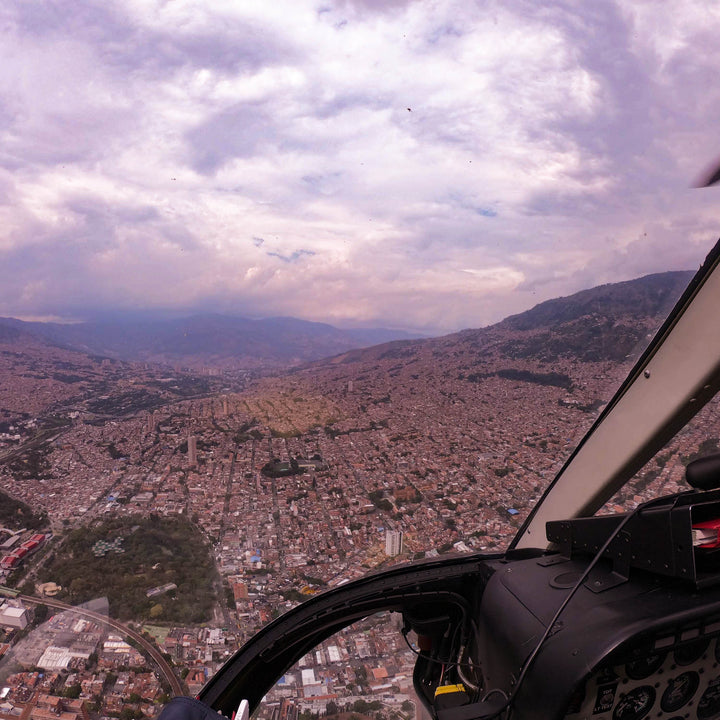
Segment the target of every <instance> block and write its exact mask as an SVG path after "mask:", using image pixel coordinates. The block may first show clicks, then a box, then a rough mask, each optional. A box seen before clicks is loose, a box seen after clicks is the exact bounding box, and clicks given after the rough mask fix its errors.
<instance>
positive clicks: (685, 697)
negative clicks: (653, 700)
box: [660, 672, 700, 712]
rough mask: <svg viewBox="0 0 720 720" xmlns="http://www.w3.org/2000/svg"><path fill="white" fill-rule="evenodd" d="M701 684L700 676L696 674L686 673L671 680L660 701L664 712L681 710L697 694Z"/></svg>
mask: <svg viewBox="0 0 720 720" xmlns="http://www.w3.org/2000/svg"><path fill="white" fill-rule="evenodd" d="M699 684H700V676H699V675H698V674H697V673H696V672H684V673H683V674H682V675H678V676H677V677H676V678H671V679H670V682H668V686H667V688H666V689H665V692H664V693H663V696H662V699H661V700H660V707H661V708H662V709H663V711H664V712H675V711H676V710H679V709H680V708H681V707H682V706H683V705H685V703H687V702H688V701H689V700H690V698H692V696H693V695H694V694H695V691H696V690H697V689H698V685H699Z"/></svg>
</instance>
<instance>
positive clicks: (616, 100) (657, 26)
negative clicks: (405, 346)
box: [0, 0, 720, 334]
mask: <svg viewBox="0 0 720 720" xmlns="http://www.w3.org/2000/svg"><path fill="white" fill-rule="evenodd" d="M718 7H720V6H716V5H715V4H713V3H709V2H706V1H705V0H703V1H699V0H698V1H695V0H683V2H681V3H678V2H675V1H673V2H670V1H667V0H648V1H643V0H632V1H628V2H610V1H608V2H593V3H586V2H580V1H579V0H578V1H577V2H572V1H571V0H567V1H562V2H547V3H543V2H539V1H538V0H527V1H525V0H514V1H513V2H510V3H508V2H485V1H477V2H472V1H471V0H428V1H416V2H404V1H402V0H386V1H384V2H381V1H380V0H338V1H337V2H330V1H328V0H319V1H318V2H313V1H311V0H289V1H286V0H272V2H258V1H257V0H252V1H244V0H230V1H223V0H213V2H207V1H206V0H202V1H196V0H162V1H159V0H158V1H154V0H116V1H114V2H113V1H112V0H96V1H93V2H90V1H88V0H45V1H43V0H37V1H35V0H33V1H30V2H28V0H5V1H4V2H3V3H1V4H0V32H1V33H2V38H1V39H0V316H11V317H18V318H23V319H53V320H61V321H78V320H83V319H89V318H93V317H98V316H106V315H107V314H109V313H114V312H128V311H132V312H162V313H183V314H190V313H197V312H220V313H226V314H233V315H241V316H245V317H271V316H278V315H289V316H294V317H298V318H302V319H306V320H315V321H322V322H329V323H331V324H333V325H336V326H338V327H369V326H376V327H379V326H381V327H389V328H397V329H404V330H411V331H416V332H421V333H427V334H441V333H446V332H452V331H455V330H458V329H460V328H468V327H482V326H485V325H488V324H490V323H493V322H496V321H498V320H500V319H502V318H503V317H506V316H507V315H510V314H513V313H516V312H520V311H522V310H524V309H527V308H529V307H532V306H533V305H535V304H537V303H538V302H541V301H543V300H546V299H549V298H553V297H558V296H563V295H569V294H571V293H573V292H576V291H578V290H581V289H585V288H588V287H593V286H595V285H600V284H603V283H608V282H617V281H621V280H627V279H631V278H634V277H639V276H642V275H646V274H649V273H654V272H663V271H666V270H686V269H696V268H697V267H698V266H699V265H700V263H701V262H702V260H703V258H704V257H705V255H706V254H707V252H708V251H709V249H710V248H711V247H712V245H713V244H714V242H715V241H716V239H717V238H718V237H720V189H717V190H716V189H713V188H708V189H693V188H692V187H691V186H692V185H693V183H695V182H696V181H697V180H698V179H699V178H700V177H701V176H702V174H703V172H705V171H707V169H708V168H709V167H711V166H712V164H713V162H715V161H716V160H718V158H720V132H719V128H718V119H719V118H720V83H718V82H717V76H718V68H720V43H718V41H717V38H718V37H720V9H716V8H718Z"/></svg>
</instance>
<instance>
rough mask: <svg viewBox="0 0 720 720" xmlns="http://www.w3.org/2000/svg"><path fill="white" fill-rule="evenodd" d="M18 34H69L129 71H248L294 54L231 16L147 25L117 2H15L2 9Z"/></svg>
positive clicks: (287, 46)
mask: <svg viewBox="0 0 720 720" xmlns="http://www.w3.org/2000/svg"><path fill="white" fill-rule="evenodd" d="M7 13H8V15H9V16H10V17H11V18H12V19H13V21H14V22H15V23H16V24H17V27H18V30H19V32H20V33H28V34H29V35H31V36H35V37H43V36H44V37H51V38H53V37H69V38H72V39H73V41H75V42H86V43H88V44H91V45H92V46H94V47H97V48H98V52H99V55H100V56H101V57H102V59H103V61H104V62H106V63H108V64H109V65H110V66H112V67H114V68H115V69H117V70H121V69H126V70H129V71H131V72H133V73H137V72H143V73H146V72H150V71H152V70H159V69H163V68H164V69H173V68H178V67H181V66H184V65H191V66H193V65H194V66H197V67H213V68H216V69H219V70H222V71H225V72H232V71H237V70H239V69H248V70H253V69H257V68H259V67H263V66H265V65H268V64H274V63H276V62H282V61H283V60H284V59H285V60H287V59H290V58H292V57H293V54H294V51H293V49H292V48H293V45H292V43H289V42H288V40H287V38H280V37H278V36H277V35H276V34H275V33H273V32H272V31H270V30H268V28H267V27H264V26H263V25H262V24H260V23H253V22H242V21H240V20H237V19H235V20H233V21H228V22H222V21H220V22H217V23H215V24H213V25H212V26H210V27H199V28H192V29H189V30H188V29H187V28H183V29H181V30H180V31H178V29H177V28H168V29H163V28H161V27H160V28H158V27H153V28H148V27H146V26H143V25H142V24H141V23H139V22H138V21H137V19H136V18H134V17H133V16H132V14H131V13H130V12H128V11H125V12H123V10H122V6H121V5H118V4H112V3H107V4H103V3H97V2H92V1H85V0H77V1H73V2H72V3H68V2H67V0H55V1H54V2H52V1H51V2H43V3H15V4H14V5H11V7H10V8H9V9H8V10H7Z"/></svg>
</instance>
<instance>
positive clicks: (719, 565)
mask: <svg viewBox="0 0 720 720" xmlns="http://www.w3.org/2000/svg"><path fill="white" fill-rule="evenodd" d="M718 265H720V243H718V244H717V245H716V246H715V247H714V249H713V250H712V251H711V252H710V254H709V255H708V257H707V259H706V261H705V263H704V264H703V266H702V267H701V268H700V270H699V271H698V273H697V274H696V276H695V277H694V279H693V280H692V282H691V283H690V285H689V287H688V288H687V290H686V291H685V293H684V294H683V296H682V297H681V298H680V300H679V301H678V302H677V304H676V306H675V308H674V309H673V311H672V312H671V313H670V315H669V317H668V318H667V320H666V321H665V323H664V324H663V325H662V327H661V328H660V330H659V331H658V333H657V334H656V336H655V338H654V340H653V341H652V342H651V344H650V345H649V347H648V348H647V349H646V350H645V352H644V354H643V355H642V357H640V359H639V360H638V361H637V363H636V364H635V366H634V367H633V369H632V371H631V372H630V374H629V376H628V378H627V379H626V380H625V382H624V383H623V384H622V386H621V387H620V389H619V390H618V391H617V393H616V394H615V396H614V397H613V399H612V400H611V402H610V403H609V404H608V405H607V406H606V407H605V409H604V410H603V412H602V413H601V414H600V416H599V417H598V419H597V421H596V422H595V424H594V425H593V427H592V428H591V429H590V431H589V432H588V433H587V435H586V436H585V438H584V439H583V440H582V442H581V443H580V445H579V446H578V447H577V449H576V450H575V451H574V453H573V454H572V455H571V456H570V458H569V459H568V461H567V462H566V463H565V465H564V466H563V468H562V469H561V470H560V472H559V473H558V475H557V476H556V477H555V479H554V481H553V482H552V483H551V484H550V486H549V487H548V489H547V490H546V492H545V494H544V495H543V497H542V499H541V501H540V502H539V503H538V504H537V506H536V507H535V508H534V510H533V512H532V513H531V514H530V516H529V517H528V519H527V520H526V522H525V524H524V525H523V526H522V527H521V528H520V530H519V531H518V533H517V535H516V537H515V539H514V541H513V542H512V544H511V546H510V548H509V549H508V550H507V551H506V552H504V553H497V554H482V555H477V554H476V555H464V556H459V557H450V558H448V557H444V558H437V559H431V560H426V561H421V562H418V563H411V564H408V565H403V566H396V567H393V568H391V569H390V570H387V571H384V572H381V573H378V574H375V575H370V576H367V577H364V578H361V579H359V580H356V581H353V582H349V583H347V584H345V585H341V586H339V587H337V588H335V589H333V590H330V591H328V592H326V593H323V594H321V595H318V596H315V597H313V598H311V599H310V600H308V601H306V602H305V603H303V604H301V605H299V606H297V607H296V608H294V609H293V610H291V611H290V612H288V613H286V614H285V615H283V616H281V617H279V618H277V619H276V620H275V621H274V622H272V623H270V624H269V625H268V626H266V627H265V628H264V629H263V630H262V631H260V632H259V633H258V634H257V635H256V636H255V637H253V638H252V639H251V640H250V641H249V642H248V643H246V644H245V646H244V647H242V648H241V649H240V650H239V651H238V652H237V653H236V654H235V655H234V656H233V657H232V658H231V659H230V660H229V661H228V662H227V663H226V664H225V666H224V667H223V668H222V669H221V670H220V671H219V672H218V673H217V674H216V675H215V676H214V677H213V678H212V679H211V680H210V681H209V682H208V683H207V685H206V686H205V687H204V688H203V690H202V691H201V692H200V694H199V696H198V701H199V703H198V704H197V705H194V706H192V712H194V713H196V714H197V713H198V712H200V714H202V713H203V712H204V710H202V708H205V707H208V708H210V709H211V710H210V709H208V711H207V712H209V713H212V711H214V712H216V713H220V714H222V715H225V716H227V717H234V716H236V715H237V714H238V713H239V717H242V716H243V715H244V714H246V713H248V712H253V711H254V710H255V709H256V708H257V707H258V706H259V704H260V702H261V700H262V698H263V696H264V695H265V694H266V692H267V691H268V689H269V688H270V687H272V685H273V683H274V682H275V680H276V679H277V678H278V677H280V676H281V675H282V673H283V672H285V671H286V669H287V668H289V667H290V666H291V665H292V664H293V663H294V662H296V661H297V660H298V659H299V658H301V657H302V656H303V655H305V654H306V653H307V652H308V651H309V650H311V649H312V648H313V647H315V646H316V645H317V644H318V643H320V642H321V641H323V640H325V639H326V638H328V637H329V636H331V635H332V634H333V633H335V632H337V631H339V630H340V629H342V628H344V627H346V626H348V625H350V624H351V623H353V622H355V621H356V620H358V619H361V618H365V617H367V616H369V615H371V614H373V613H375V612H379V611H388V610H389V611H394V612H397V613H400V614H401V615H402V622H403V628H402V632H403V634H405V635H406V636H407V635H409V634H410V633H411V632H412V633H413V638H414V650H415V652H416V655H417V658H416V662H415V669H414V676H413V684H414V687H415V691H416V694H417V696H418V698H419V699H420V701H421V702H422V704H423V705H424V706H425V708H426V709H427V711H428V712H429V713H430V715H431V716H432V717H435V718H437V719H438V720H480V719H481V718H495V717H503V718H585V717H593V718H598V719H601V718H607V719H608V720H609V719H610V718H612V720H627V719H630V720H641V719H642V718H644V717H653V718H661V717H667V718H675V717H693V718H698V719H699V720H708V719H709V718H717V717H720V458H719V457H710V458H704V459H701V460H698V461H696V462H694V463H691V464H690V465H689V466H688V467H687V481H688V484H689V489H688V490H687V491H684V492H680V493H677V494H674V495H670V496H666V497H660V498H656V499H653V500H650V501H649V502H646V503H643V504H641V505H639V506H638V507H636V508H635V509H634V510H632V511H630V512H625V513H621V514H610V515H595V513H596V512H597V511H598V510H599V509H600V508H601V507H602V506H603V504H604V503H605V502H606V501H607V500H608V499H609V498H610V497H611V496H612V495H613V493H614V492H615V491H616V490H617V489H618V488H620V487H622V486H623V485H624V484H625V483H626V482H627V481H628V479H629V478H630V477H632V475H633V474H634V473H635V472H637V470H638V469H640V468H641V467H642V466H643V465H644V464H645V463H646V462H647V461H648V460H649V459H651V458H652V457H653V456H654V455H655V454H656V453H657V452H658V451H659V450H660V449H661V448H662V447H663V446H664V445H665V444H666V443H667V442H668V441H669V440H670V439H671V438H672V437H673V436H674V435H675V434H676V433H677V432H678V431H679V430H680V429H682V428H683V427H684V426H685V425H686V423H687V422H688V421H689V420H690V419H691V418H692V417H694V416H695V415H696V414H697V413H698V412H699V411H700V409H701V408H702V407H703V406H704V405H705V404H706V403H707V402H708V401H709V400H710V399H711V398H712V397H713V396H714V395H715V394H716V392H717V391H718V389H720V328H719V327H718V321H719V316H718V313H717V307H718V302H719V301H720V270H719V269H718ZM186 700H187V699H185V700H183V701H182V702H183V703H186ZM200 703H202V705H201V704H200ZM199 708H200V710H199ZM187 711H188V706H187V704H184V705H182V709H181V712H182V713H184V715H183V717H188V714H187ZM165 712H166V713H169V714H166V716H165V718H166V720H167V718H168V717H172V714H173V712H175V710H173V708H172V706H171V707H169V708H168V709H166V711H165ZM191 714H192V713H191Z"/></svg>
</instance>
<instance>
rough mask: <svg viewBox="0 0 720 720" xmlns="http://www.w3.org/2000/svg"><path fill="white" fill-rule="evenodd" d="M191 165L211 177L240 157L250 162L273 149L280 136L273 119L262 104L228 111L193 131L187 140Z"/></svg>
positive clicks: (248, 105)
mask: <svg viewBox="0 0 720 720" xmlns="http://www.w3.org/2000/svg"><path fill="white" fill-rule="evenodd" d="M186 139H187V142H188V146H189V151H190V165H191V167H192V168H193V169H194V170H196V171H197V172H199V173H203V174H211V173H214V172H215V171H216V170H218V168H220V167H222V166H223V165H224V164H225V163H228V162H231V161H232V160H233V159H235V158H238V157H243V158H249V157H253V156H254V155H256V154H258V153H260V152H261V151H267V150H270V149H273V147H274V146H275V145H276V143H277V141H278V132H277V129H276V127H275V124H274V120H273V118H272V117H271V116H270V114H269V112H267V111H266V109H265V108H264V107H263V106H262V105H261V104H259V103H255V104H252V103H251V104H243V105H237V106H235V107H232V108H229V109H227V110H224V111H223V112H221V113H218V114H217V115H215V116H213V117H211V118H209V119H207V120H206V121H204V122H203V123H202V124H201V125H199V126H198V127H196V128H193V129H192V130H190V131H189V132H188V133H187V136H186Z"/></svg>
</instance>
